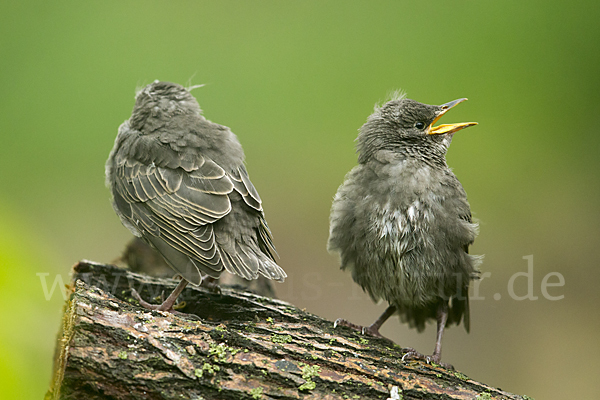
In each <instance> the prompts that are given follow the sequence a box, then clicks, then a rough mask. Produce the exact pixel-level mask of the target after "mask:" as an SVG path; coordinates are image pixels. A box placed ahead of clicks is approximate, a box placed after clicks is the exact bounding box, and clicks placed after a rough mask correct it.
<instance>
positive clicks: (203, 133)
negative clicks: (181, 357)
mask: <svg viewBox="0 0 600 400" xmlns="http://www.w3.org/2000/svg"><path fill="white" fill-rule="evenodd" d="M106 184H107V186H108V187H109V188H110V190H111V192H112V196H113V207H114V209H115V211H116V213H117V215H118V216H119V218H120V219H121V222H122V223H123V225H125V226H126V227H127V228H128V229H129V230H130V231H131V232H132V233H133V234H134V235H135V236H137V237H139V238H141V239H143V240H144V241H145V242H147V243H148V244H149V245H150V246H152V247H153V248H155V249H156V250H157V251H158V252H159V253H160V254H161V255H162V256H163V257H164V259H165V261H166V262H167V264H169V266H170V267H171V268H173V269H174V270H175V271H176V272H177V273H178V274H180V275H181V277H182V280H181V283H179V285H178V286H177V287H176V288H175V290H174V291H173V293H171V295H170V296H169V297H168V298H167V299H166V300H165V301H164V302H163V303H162V304H161V305H158V306H157V305H152V304H149V303H146V302H145V301H143V300H142V299H141V298H140V296H139V295H138V294H137V292H135V290H133V291H132V292H133V295H134V296H135V297H136V298H137V299H138V300H139V301H140V304H141V305H142V306H144V307H146V308H151V309H158V310H163V311H171V310H172V308H173V304H174V303H175V300H176V299H177V296H179V294H180V293H181V292H182V291H183V289H184V288H185V286H186V285H187V283H188V282H190V283H192V284H195V285H199V284H200V283H201V282H202V279H203V277H204V276H210V277H213V278H218V277H219V275H220V274H221V272H222V271H223V270H226V271H229V272H231V273H234V274H237V275H239V276H241V277H243V278H245V279H249V280H250V279H255V278H257V277H258V275H259V274H260V275H263V276H265V277H267V278H270V279H275V280H278V281H283V280H284V278H285V277H286V274H285V272H284V271H283V269H281V267H279V266H278V265H277V264H276V263H275V261H274V254H275V247H274V246H273V241H272V236H271V231H270V230H269V227H268V226H267V222H266V221H265V217H264V214H263V208H262V203H261V199H260V197H259V195H258V192H257V191H256V189H255V188H254V186H253V185H252V182H250V178H249V177H248V173H247V172H246V168H245V166H244V152H243V150H242V146H241V145H240V143H239V142H238V140H237V137H236V136H235V135H234V134H233V133H232V132H231V130H229V128H227V127H226V126H222V125H218V124H215V123H213V122H210V121H208V120H207V119H205V118H204V117H203V116H202V114H201V110H200V106H199V105H198V102H197V101H196V99H195V98H194V97H193V96H192V95H191V94H190V93H189V91H188V90H187V89H186V88H184V87H183V86H181V85H178V84H174V83H169V82H159V81H155V82H154V83H151V84H150V85H148V86H146V87H145V88H144V89H142V90H141V91H140V92H139V93H138V94H137V96H136V102H135V106H134V108H133V113H132V114H131V118H129V120H127V121H125V122H124V123H123V124H122V125H121V126H120V127H119V133H118V135H117V138H116V140H115V145H114V147H113V149H112V151H111V153H110V156H109V158H108V161H107V162H106Z"/></svg>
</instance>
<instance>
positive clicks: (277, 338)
mask: <svg viewBox="0 0 600 400" xmlns="http://www.w3.org/2000/svg"><path fill="white" fill-rule="evenodd" d="M271 342H273V343H278V344H285V343H291V342H292V337H291V336H290V335H278V334H276V333H274V334H273V336H271Z"/></svg>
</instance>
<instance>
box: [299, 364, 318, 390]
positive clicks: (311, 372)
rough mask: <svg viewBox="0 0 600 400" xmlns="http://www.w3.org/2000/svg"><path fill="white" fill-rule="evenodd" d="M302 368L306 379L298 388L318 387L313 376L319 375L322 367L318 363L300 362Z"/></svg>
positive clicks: (303, 377)
mask: <svg viewBox="0 0 600 400" xmlns="http://www.w3.org/2000/svg"><path fill="white" fill-rule="evenodd" d="M298 365H299V366H300V368H302V379H305V380H306V382H304V383H303V384H302V385H300V387H299V388H298V390H312V389H314V388H315V387H317V384H316V383H315V382H313V381H312V379H311V378H312V377H314V376H319V372H321V367H320V366H318V365H307V364H304V363H298Z"/></svg>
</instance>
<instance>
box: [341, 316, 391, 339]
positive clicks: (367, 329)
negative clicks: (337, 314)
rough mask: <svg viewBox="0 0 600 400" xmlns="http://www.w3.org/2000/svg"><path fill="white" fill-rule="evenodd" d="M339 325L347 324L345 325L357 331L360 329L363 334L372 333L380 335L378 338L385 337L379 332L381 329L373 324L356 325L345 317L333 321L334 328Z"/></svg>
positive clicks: (375, 335) (372, 334) (376, 335)
mask: <svg viewBox="0 0 600 400" xmlns="http://www.w3.org/2000/svg"><path fill="white" fill-rule="evenodd" d="M339 325H341V326H345V327H347V328H350V329H353V330H355V331H359V332H360V333H362V334H363V335H371V336H374V337H378V338H382V337H383V336H382V335H381V333H379V329H376V328H375V327H373V326H372V325H371V326H362V325H356V324H353V323H352V322H350V321H348V320H345V319H343V318H338V319H336V320H335V322H334V323H333V329H335V328H337V327H338V326H339Z"/></svg>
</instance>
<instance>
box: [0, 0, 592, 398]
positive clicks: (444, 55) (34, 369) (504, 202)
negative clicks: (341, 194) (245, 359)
mask: <svg viewBox="0 0 600 400" xmlns="http://www.w3.org/2000/svg"><path fill="white" fill-rule="evenodd" d="M599 18H600V7H599V6H598V4H597V2H594V1H585V0H583V1H570V2H564V1H548V0H545V1H541V0H537V1H529V2H523V1H502V2H491V1H474V0H473V1H453V2H448V1H429V2H408V1H363V2H358V1H302V2H288V1H286V2H284V1H253V2H241V1H238V2H235V1H213V2H203V1H199V2H157V1H129V2H117V1H104V2H96V1H86V2H76V1H56V2H32V1H14V0H11V1H4V2H2V3H1V4H0V94H1V95H0V132H1V142H0V188H1V189H0V397H1V398H6V399H9V398H10V399H16V398H20V399H29V398H31V399H36V398H38V399H39V398H41V397H42V396H43V394H44V393H45V391H46V390H47V388H48V382H49V379H50V375H51V367H52V366H51V364H52V355H53V348H54V343H55V335H56V333H57V331H58V328H59V324H60V316H61V307H62V305H63V297H62V295H61V293H62V292H61V290H62V287H61V285H60V284H61V283H68V281H69V275H68V274H69V270H70V267H71V265H72V264H74V263H75V262H76V261H78V260H80V259H84V258H85V259H91V260H95V261H100V262H110V261H112V260H113V259H115V258H116V257H117V256H119V254H120V253H121V251H122V249H123V246H124V245H125V243H126V242H127V241H128V240H129V239H130V237H131V235H130V234H129V232H128V231H127V230H126V229H125V228H124V227H122V226H121V224H120V222H119V220H118V218H117V217H116V215H115V214H114V213H113V210H112V208H111V206H110V202H109V192H108V190H107V189H106V188H105V187H104V162H105V160H106V158H107V156H108V153H109V151H110V149H111V148H112V145H113V141H114V138H115V136H116V133H117V127H118V126H119V124H121V123H122V122H123V121H124V120H125V119H127V118H128V117H129V115H130V112H131V109H132V107H133V103H134V92H135V89H136V87H137V86H141V85H144V84H147V83H150V82H152V81H153V80H155V79H161V80H170V81H174V82H179V83H182V84H188V83H192V84H200V83H204V84H206V86H205V87H203V88H201V89H197V90H195V91H194V92H193V93H194V95H195V96H196V97H197V99H198V100H199V103H200V105H201V107H202V108H203V110H204V113H205V116H206V117H207V118H208V119H210V120H212V121H215V122H218V123H221V124H224V125H228V126H230V127H231V128H232V130H233V131H234V132H235V133H236V134H237V135H238V137H239V139H240V141H241V142H242V144H243V146H244V148H245V151H246V157H247V166H248V170H249V172H250V175H251V178H252V180H253V182H254V184H255V186H256V187H257V188H258V190H259V191H260V194H261V197H262V198H263V201H264V206H265V210H266V216H267V219H268V221H269V224H270V226H271V229H272V231H273V234H274V236H275V244H276V246H277V248H278V250H279V253H280V256H281V265H282V266H283V267H284V268H285V269H286V271H287V272H288V274H289V279H288V280H287V281H286V283H284V284H282V285H278V286H277V292H278V295H279V297H280V298H282V299H285V300H287V301H289V302H291V303H293V304H296V305H298V306H300V307H306V308H307V309H308V310H309V311H311V312H313V313H315V314H318V315H321V316H323V317H327V318H330V319H332V320H333V319H335V318H338V317H345V318H347V319H350V320H352V321H354V322H357V323H361V324H369V323H371V322H372V321H373V320H374V318H376V317H377V316H378V315H379V313H380V312H382V311H383V309H384V308H385V304H380V305H375V304H372V303H371V301H370V300H369V298H368V297H367V296H365V295H364V294H363V293H362V292H361V290H360V289H359V288H358V287H357V286H356V285H355V284H353V282H352V280H351V278H350V277H349V276H348V275H347V274H344V273H342V272H341V271H340V270H339V269H338V264H337V263H338V261H337V259H336V257H334V256H331V255H329V254H328V253H327V252H326V249H325V245H326V241H327V236H328V216H329V207H330V205H331V199H332V197H333V195H334V193H335V191H336V189H337V187H338V186H339V184H340V183H341V182H342V180H343V177H344V175H345V173H346V172H347V171H349V170H350V169H351V168H352V167H353V166H354V165H355V163H356V155H355V153H354V139H355V137H356V134H357V129H358V128H359V127H360V126H361V125H362V124H363V123H364V121H365V120H366V118H367V116H368V115H369V114H370V113H371V112H372V110H373V105H374V104H375V103H377V102H381V101H383V100H385V99H386V97H387V96H388V94H389V93H390V92H392V91H393V90H396V89H402V90H404V91H406V92H407V93H408V95H409V97H411V98H414V99H416V100H419V101H422V102H426V103H430V104H441V103H444V102H447V101H450V100H453V99H456V98H460V97H468V98H469V99H470V100H469V101H468V102H466V103H463V104H461V105H460V106H459V107H457V108H455V109H453V110H452V111H451V112H450V113H449V114H448V115H447V116H445V117H444V120H443V121H442V122H446V123H449V122H463V121H471V120H475V121H478V122H479V125H478V126H477V127H474V128H470V129H468V130H465V131H462V132H460V133H459V134H457V135H456V137H455V139H454V141H453V144H452V147H451V149H450V152H449V154H448V162H449V164H450V165H451V166H452V167H453V169H454V172H455V173H456V175H457V176H458V177H459V179H460V180H461V181H462V183H463V185H464V187H465V188H466V190H467V192H468V194H469V200H470V202H471V206H472V209H473V212H474V215H475V217H476V218H478V219H479V220H480V224H481V234H480V236H479V238H478V239H477V241H476V243H475V245H474V246H473V248H472V252H473V253H474V254H485V262H484V264H483V266H482V269H483V271H484V272H487V273H489V274H488V275H489V276H488V277H486V278H485V279H484V280H483V281H482V282H481V284H480V286H479V297H482V298H483V299H481V300H477V301H473V302H472V318H471V320H472V326H471V330H472V332H471V334H469V335H467V334H466V333H465V332H464V330H463V329H462V327H459V328H452V329H449V330H448V331H447V334H446V336H445V338H444V359H445V361H446V362H450V363H452V364H454V365H455V367H456V368H457V369H459V370H461V371H463V372H464V373H466V374H467V375H469V376H470V377H472V378H474V379H477V380H482V381H484V382H487V383H489V384H491V385H493V386H497V387H501V388H503V389H505V390H508V391H512V392H516V393H519V394H527V395H529V396H531V397H534V398H537V399H564V398H595V397H597V396H598V394H599V393H600V380H598V378H597V375H598V373H599V372H600V362H599V359H600V340H599V334H598V332H599V328H600V318H599V311H598V310H599V306H600V294H599V293H600V290H598V285H599V284H600V279H599V278H600V268H599V265H598V260H599V258H600V257H599V256H600V243H599V240H600V207H599V205H600V179H599V178H600V170H599V167H600V161H599V158H598V157H599V154H600V152H599V151H600V135H599V134H600V132H599V129H598V128H597V126H598V123H599V121H598V114H599V111H598V110H599V106H600V90H599V89H600V73H599V71H600V51H599V42H600V24H599V23H598V20H599ZM529 255H533V264H532V276H531V282H530V283H529V282H527V278H526V277H524V276H519V277H517V278H516V279H515V280H514V291H515V293H516V294H517V295H519V296H524V295H525V294H526V293H527V291H528V290H532V292H531V294H532V295H533V296H537V299H536V300H515V299H513V298H511V296H509V291H508V283H509V282H510V279H511V276H514V274H515V273H518V272H526V271H527V270H528V261H527V259H524V258H523V257H524V256H529ZM553 272H556V273H559V274H561V276H562V277H563V278H564V285H563V286H553V287H548V289H547V292H548V294H549V295H550V296H554V297H560V296H564V297H563V298H561V299H560V300H548V299H547V298H545V297H544V296H543V293H542V289H541V285H542V282H543V280H544V277H545V276H546V275H547V274H549V273H553ZM61 279H62V281H61ZM559 279H560V278H559V277H558V276H557V275H556V274H555V275H551V276H549V277H548V278H546V281H547V282H549V283H560V280H559ZM44 280H45V281H46V283H47V292H46V293H44V286H43V285H42V282H43V281H44ZM54 282H57V286H55V290H54V292H52V293H50V292H51V289H52V284H53V283H54ZM529 285H530V286H531V288H530V287H529ZM434 331H435V329H434V328H433V326H430V327H429V328H428V329H427V330H426V331H425V332H424V333H422V334H418V333H417V332H416V331H414V330H410V329H408V327H407V326H404V325H402V324H400V323H399V321H398V320H397V319H392V320H390V321H389V322H388V323H387V324H386V325H384V328H383V330H382V332H383V333H384V334H385V335H386V336H388V337H389V338H391V339H393V340H394V341H396V342H397V343H399V344H401V345H403V346H413V347H416V348H417V349H418V350H420V351H422V352H426V353H430V352H431V351H432V349H433V344H434ZM594 395H595V396H594Z"/></svg>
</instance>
